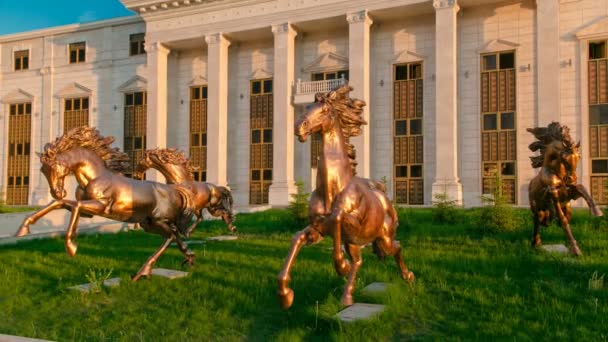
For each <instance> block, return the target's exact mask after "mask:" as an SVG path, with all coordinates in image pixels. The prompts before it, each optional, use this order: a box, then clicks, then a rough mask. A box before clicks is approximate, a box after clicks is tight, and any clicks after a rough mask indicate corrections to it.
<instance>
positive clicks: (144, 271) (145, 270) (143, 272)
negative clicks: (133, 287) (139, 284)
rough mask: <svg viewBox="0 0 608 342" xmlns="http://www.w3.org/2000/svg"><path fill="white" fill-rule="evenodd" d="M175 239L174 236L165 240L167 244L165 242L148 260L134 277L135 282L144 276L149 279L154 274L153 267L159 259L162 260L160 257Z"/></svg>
mask: <svg viewBox="0 0 608 342" xmlns="http://www.w3.org/2000/svg"><path fill="white" fill-rule="evenodd" d="M173 239H174V235H171V236H170V237H168V238H166V239H165V242H163V244H162V246H160V248H159V249H158V250H157V251H156V252H155V253H154V254H152V255H151V256H150V257H149V258H148V260H147V261H146V263H145V264H144V265H143V266H142V267H141V268H140V269H139V271H138V272H137V274H136V275H135V276H134V277H133V281H134V282H135V281H138V280H139V278H141V277H142V276H146V277H147V276H149V275H150V273H152V265H154V264H155V263H156V261H157V260H158V258H160V256H161V255H162V254H163V253H164V252H165V250H167V247H169V245H170V244H171V242H172V241H173Z"/></svg>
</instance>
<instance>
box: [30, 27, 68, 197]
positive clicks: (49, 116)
mask: <svg viewBox="0 0 608 342" xmlns="http://www.w3.org/2000/svg"><path fill="white" fill-rule="evenodd" d="M54 46H55V44H53V40H52V38H50V37H49V38H45V39H44V47H43V49H44V50H43V62H42V63H43V67H42V68H41V69H40V76H41V78H42V93H41V94H40V99H39V101H38V103H39V108H37V109H35V112H38V113H39V116H36V115H35V114H34V115H33V116H32V120H39V121H40V122H39V123H38V125H32V128H33V127H36V126H37V127H38V129H39V130H40V131H39V132H32V133H33V134H32V136H33V137H35V139H33V140H32V150H31V152H32V153H31V154H30V158H32V159H30V162H31V165H32V167H31V168H30V170H34V172H33V173H32V174H31V175H30V179H31V181H30V186H35V188H34V189H33V190H34V192H33V194H32V204H33V205H45V204H47V203H49V202H50V201H51V199H52V198H51V194H50V192H49V185H48V182H47V180H46V178H45V177H44V175H42V173H41V172H40V171H39V170H40V158H38V155H36V154H35V153H33V152H42V151H44V145H46V144H47V143H49V142H51V141H53V140H55V138H56V134H55V132H56V130H57V127H54V125H53V123H57V120H58V118H61V113H59V111H60V108H59V107H53V104H54V103H56V101H55V100H54V96H55V94H54V92H55V90H54V80H53V59H54V50H53V49H54Z"/></svg>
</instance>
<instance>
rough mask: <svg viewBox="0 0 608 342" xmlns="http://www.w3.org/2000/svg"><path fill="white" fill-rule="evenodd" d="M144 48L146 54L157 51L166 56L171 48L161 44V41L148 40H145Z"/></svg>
mask: <svg viewBox="0 0 608 342" xmlns="http://www.w3.org/2000/svg"><path fill="white" fill-rule="evenodd" d="M144 48H145V49H146V53H147V54H151V53H159V54H162V55H165V56H168V55H169V53H170V52H171V49H169V48H168V47H166V46H165V45H163V43H161V42H150V43H148V42H145V43H144Z"/></svg>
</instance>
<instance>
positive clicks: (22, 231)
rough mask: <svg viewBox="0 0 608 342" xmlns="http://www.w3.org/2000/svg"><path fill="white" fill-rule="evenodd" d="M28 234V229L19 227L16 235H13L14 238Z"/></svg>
mask: <svg viewBox="0 0 608 342" xmlns="http://www.w3.org/2000/svg"><path fill="white" fill-rule="evenodd" d="M29 233H30V229H29V228H28V227H25V226H21V227H19V230H18V231H17V233H15V237H20V236H26V235H28V234H29Z"/></svg>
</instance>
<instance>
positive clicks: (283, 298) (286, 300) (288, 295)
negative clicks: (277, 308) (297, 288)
mask: <svg viewBox="0 0 608 342" xmlns="http://www.w3.org/2000/svg"><path fill="white" fill-rule="evenodd" d="M278 295H279V303H280V304H281V308H282V309H283V310H287V309H289V308H290V307H291V304H293V290H292V289H289V288H288V289H286V290H284V291H279V292H278Z"/></svg>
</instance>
